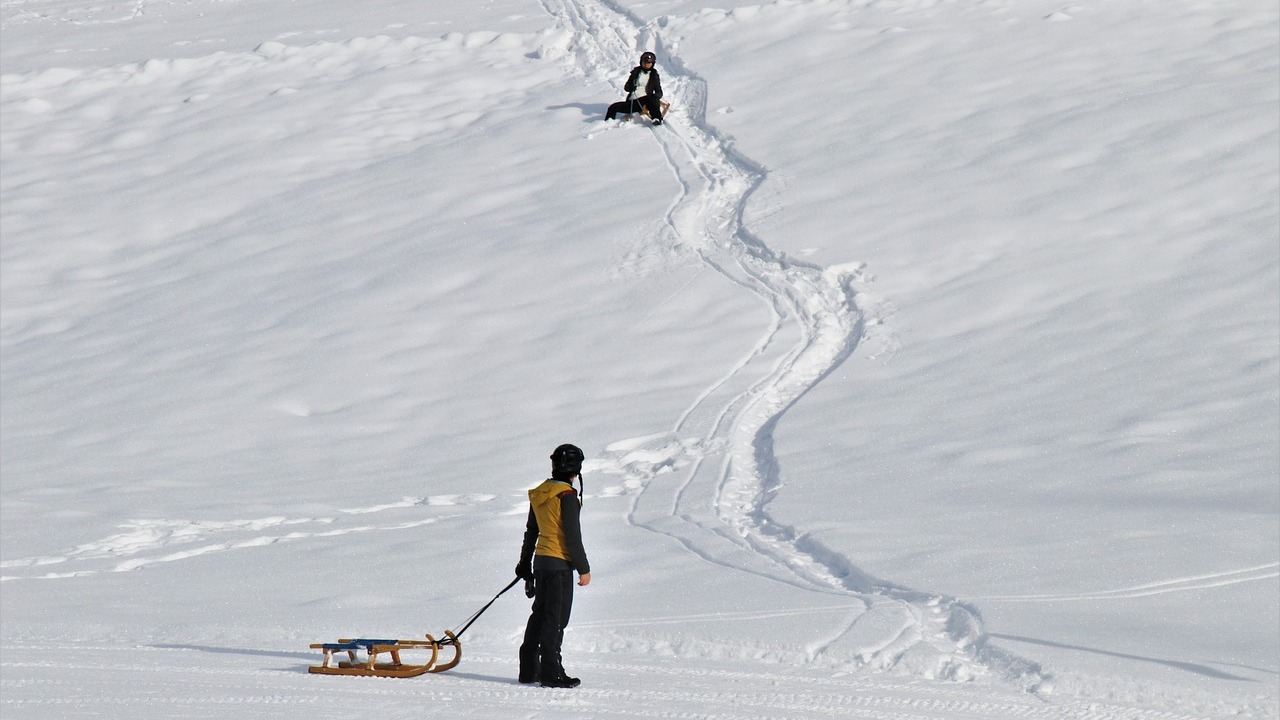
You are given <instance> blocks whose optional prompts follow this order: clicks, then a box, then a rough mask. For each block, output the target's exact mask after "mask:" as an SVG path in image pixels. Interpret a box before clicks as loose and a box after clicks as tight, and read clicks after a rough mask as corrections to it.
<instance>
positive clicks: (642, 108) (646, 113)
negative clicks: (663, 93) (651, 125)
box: [626, 100, 671, 122]
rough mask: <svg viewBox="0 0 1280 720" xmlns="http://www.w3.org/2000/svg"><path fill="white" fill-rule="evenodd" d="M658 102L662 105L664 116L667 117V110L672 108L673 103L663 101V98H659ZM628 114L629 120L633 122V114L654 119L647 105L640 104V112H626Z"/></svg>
mask: <svg viewBox="0 0 1280 720" xmlns="http://www.w3.org/2000/svg"><path fill="white" fill-rule="evenodd" d="M658 104H659V105H661V106H662V117H666V116H667V111H668V110H670V109H671V103H669V102H666V101H663V100H659V101H658ZM626 115H627V122H631V116H632V115H639V116H640V117H642V118H646V119H648V120H652V119H653V118H652V117H651V116H650V115H649V108H647V107H645V106H644V105H641V106H640V110H639V111H638V112H635V113H626Z"/></svg>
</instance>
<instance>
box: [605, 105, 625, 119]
mask: <svg viewBox="0 0 1280 720" xmlns="http://www.w3.org/2000/svg"><path fill="white" fill-rule="evenodd" d="M630 104H631V103H629V102H627V101H626V100H622V101H620V102H616V103H614V104H612V105H610V106H609V109H608V110H607V111H606V112H605V114H604V119H605V120H612V119H614V118H615V117H617V116H618V113H624V114H628V115H629V114H631V110H630V109H629V108H628V105H630Z"/></svg>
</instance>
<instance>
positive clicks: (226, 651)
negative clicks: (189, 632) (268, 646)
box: [148, 644, 317, 660]
mask: <svg viewBox="0 0 1280 720" xmlns="http://www.w3.org/2000/svg"><path fill="white" fill-rule="evenodd" d="M148 647H153V648H156V649H158V650H195V651H197V652H205V653H214V654H218V655H249V656H251V657H277V658H288V659H290V660H299V659H301V660H313V659H315V658H316V657H317V654H316V653H314V652H309V653H302V652H287V651H284V650H254V649H253V648H242V647H214V646H211V645H179V644H167V645H150V646H148Z"/></svg>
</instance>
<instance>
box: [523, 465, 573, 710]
mask: <svg viewBox="0 0 1280 720" xmlns="http://www.w3.org/2000/svg"><path fill="white" fill-rule="evenodd" d="M584 459H586V458H585V457H584V456H583V454H582V450H580V449H578V448H577V447H575V446H573V445H561V446H559V447H557V448H556V449H555V451H554V452H552V453H551V479H549V480H546V481H544V482H543V483H542V484H541V485H539V486H538V487H536V488H534V489H532V490H530V491H529V520H528V522H527V523H526V524H525V531H524V544H523V545H522V546H521V548H520V562H519V564H517V565H516V576H517V577H520V578H524V580H525V581H526V582H527V581H529V580H533V582H534V594H533V610H532V611H531V612H530V613H529V622H528V624H527V625H526V626H525V629H524V643H523V644H522V645H521V646H520V682H522V683H532V682H539V683H541V684H542V687H553V688H573V687H577V686H578V685H579V684H580V683H581V682H582V681H581V680H579V679H578V678H573V677H569V676H568V675H567V674H565V671H564V665H563V664H562V663H561V661H560V644H561V642H563V640H564V629H565V627H567V626H568V625H569V612H570V610H572V609H573V573H574V571H575V570H576V571H577V573H578V585H580V586H582V587H586V586H587V585H589V584H590V583H591V564H590V563H588V562H587V552H586V550H583V548H582V527H581V525H580V524H579V517H578V516H579V512H580V510H581V508H582V500H581V499H580V498H579V497H578V493H577V492H576V491H575V490H574V489H573V478H574V477H577V478H578V482H579V484H580V485H581V483H582V461H583V460H584Z"/></svg>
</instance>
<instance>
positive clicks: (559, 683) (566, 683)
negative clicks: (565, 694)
mask: <svg viewBox="0 0 1280 720" xmlns="http://www.w3.org/2000/svg"><path fill="white" fill-rule="evenodd" d="M581 684H582V681H581V680H579V679H578V678H575V677H569V676H568V675H565V674H564V673H560V675H559V676H557V677H544V678H542V687H549V688H576V687H578V686H579V685H581Z"/></svg>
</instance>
